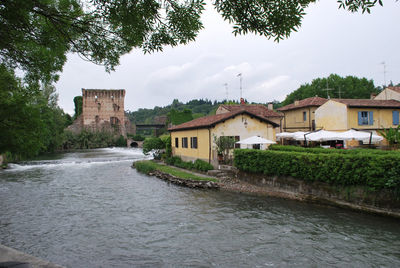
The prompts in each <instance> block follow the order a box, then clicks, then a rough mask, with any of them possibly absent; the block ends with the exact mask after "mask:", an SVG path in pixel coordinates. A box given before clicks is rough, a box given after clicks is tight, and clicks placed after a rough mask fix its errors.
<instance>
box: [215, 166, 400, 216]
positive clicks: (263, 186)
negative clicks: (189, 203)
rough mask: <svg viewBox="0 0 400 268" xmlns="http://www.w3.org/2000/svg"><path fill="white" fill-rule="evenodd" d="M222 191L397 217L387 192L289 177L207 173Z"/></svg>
mask: <svg viewBox="0 0 400 268" xmlns="http://www.w3.org/2000/svg"><path fill="white" fill-rule="evenodd" d="M210 175H213V176H216V177H218V178H219V180H220V183H219V184H220V186H221V189H222V190H228V191H235V192H242V193H253V194H259V195H268V196H274V197H282V198H287V199H295V200H301V201H306V202H313V203H318V204H327V205H332V206H337V207H343V208H349V209H354V210H358V211H364V212H368V213H374V214H380V215H386V216H391V217H395V218H400V200H399V199H398V197H397V196H396V195H395V194H394V193H393V192H390V191H385V190H382V191H378V192H375V191H372V190H370V189H367V188H365V187H361V186H352V187H345V186H334V185H330V184H327V183H322V182H306V181H303V180H300V179H296V178H291V177H277V176H272V177H271V176H266V175H258V174H251V173H245V172H240V171H238V170H235V169H233V170H229V171H211V173H210Z"/></svg>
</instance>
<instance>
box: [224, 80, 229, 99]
mask: <svg viewBox="0 0 400 268" xmlns="http://www.w3.org/2000/svg"><path fill="white" fill-rule="evenodd" d="M224 86H225V93H226V101H227V102H228V97H229V94H228V83H225V84H224Z"/></svg>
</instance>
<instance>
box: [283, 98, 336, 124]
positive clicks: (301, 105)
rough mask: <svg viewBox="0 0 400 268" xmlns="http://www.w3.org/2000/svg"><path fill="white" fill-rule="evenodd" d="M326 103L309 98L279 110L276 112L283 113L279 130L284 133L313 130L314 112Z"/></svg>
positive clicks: (319, 99) (325, 100)
mask: <svg viewBox="0 0 400 268" xmlns="http://www.w3.org/2000/svg"><path fill="white" fill-rule="evenodd" d="M327 101H328V100H327V99H324V98H321V97H311V98H307V99H304V100H300V101H295V102H294V103H292V104H289V105H286V106H283V107H281V108H279V109H278V111H279V112H281V113H283V122H282V123H281V129H282V130H283V131H285V132H296V131H313V130H315V129H316V125H315V110H316V109H317V108H318V107H320V106H321V105H322V104H324V103H325V102H327Z"/></svg>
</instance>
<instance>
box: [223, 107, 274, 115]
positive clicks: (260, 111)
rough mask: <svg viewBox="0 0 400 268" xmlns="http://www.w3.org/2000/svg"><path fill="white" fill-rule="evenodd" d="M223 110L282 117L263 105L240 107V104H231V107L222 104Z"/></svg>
mask: <svg viewBox="0 0 400 268" xmlns="http://www.w3.org/2000/svg"><path fill="white" fill-rule="evenodd" d="M221 106H222V107H223V108H225V109H227V110H228V111H231V112H235V111H243V110H245V111H248V112H251V113H253V114H258V115H261V116H264V117H282V115H281V114H279V113H277V112H274V111H272V110H269V109H268V108H267V107H266V106H264V105H262V104H247V105H240V104H233V105H232V104H231V105H226V104H222V105H221Z"/></svg>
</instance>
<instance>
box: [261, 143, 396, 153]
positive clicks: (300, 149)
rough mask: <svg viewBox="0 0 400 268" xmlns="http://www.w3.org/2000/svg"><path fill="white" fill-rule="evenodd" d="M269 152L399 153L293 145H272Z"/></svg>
mask: <svg viewBox="0 0 400 268" xmlns="http://www.w3.org/2000/svg"><path fill="white" fill-rule="evenodd" d="M268 149H269V150H274V151H285V152H303V153H316V154H332V153H333V154H360V153H362V154H365V153H371V154H380V155H388V154H389V155H393V154H396V155H400V151H383V150H379V149H366V148H359V149H334V148H332V149H326V148H322V147H301V146H294V145H277V144H273V145H270V146H269V147H268Z"/></svg>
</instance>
